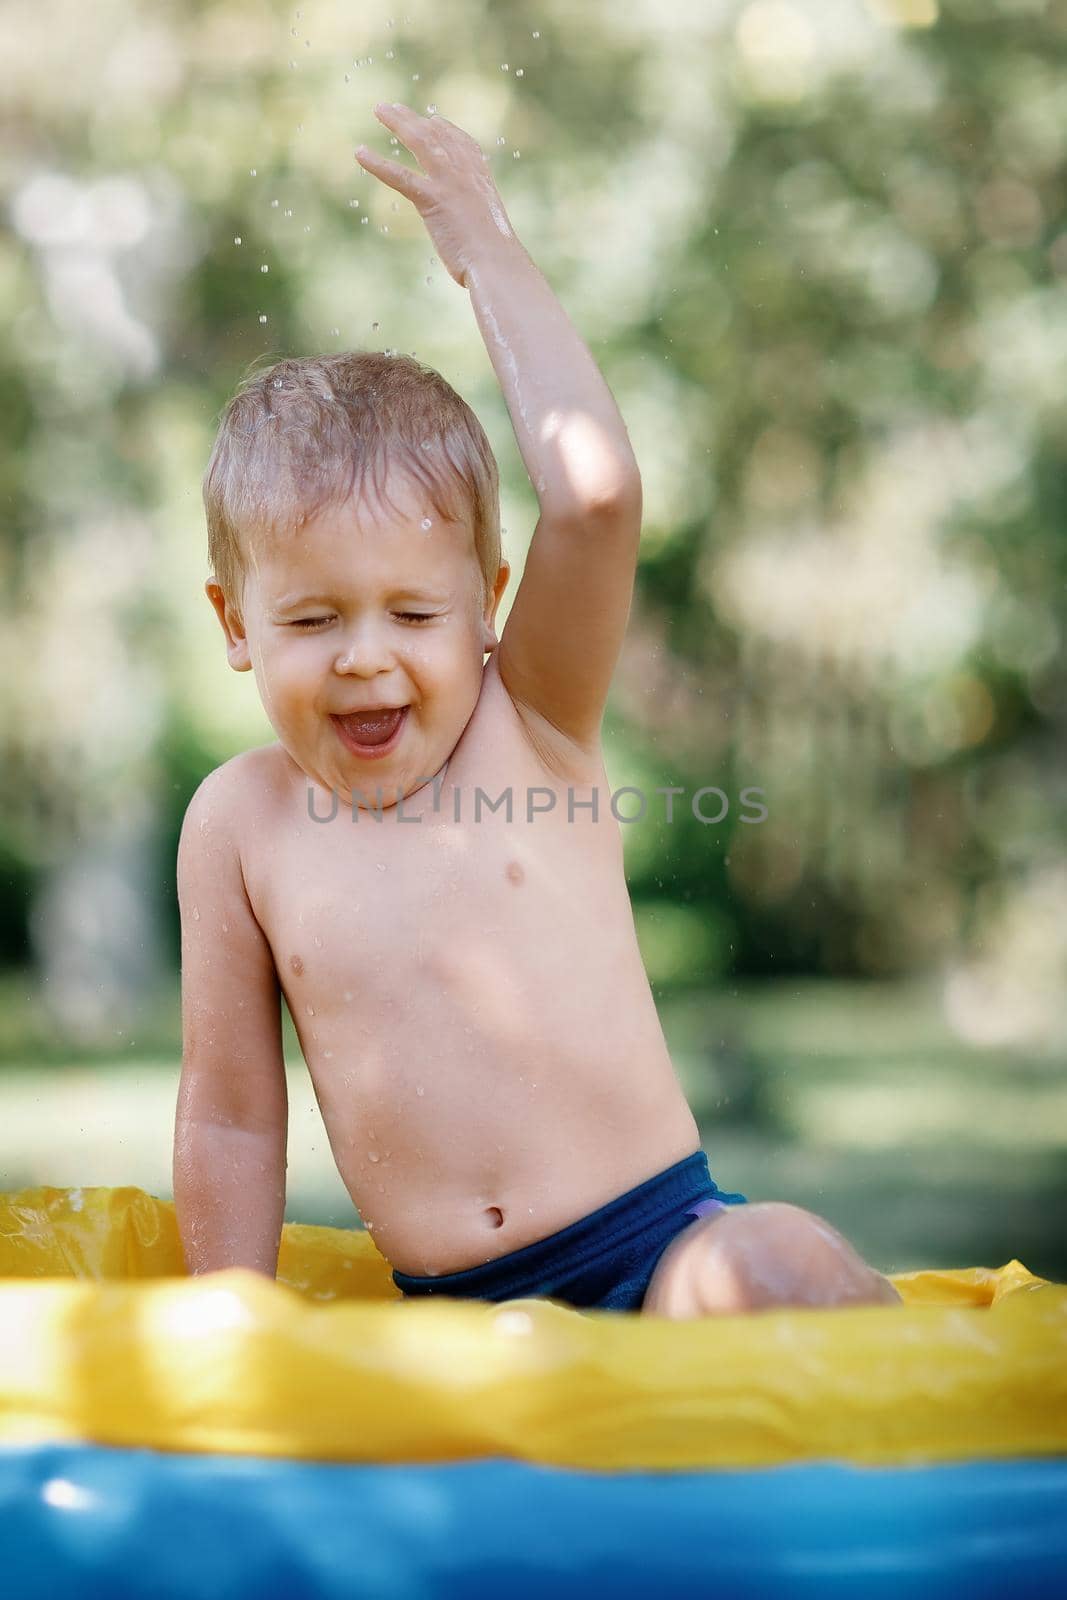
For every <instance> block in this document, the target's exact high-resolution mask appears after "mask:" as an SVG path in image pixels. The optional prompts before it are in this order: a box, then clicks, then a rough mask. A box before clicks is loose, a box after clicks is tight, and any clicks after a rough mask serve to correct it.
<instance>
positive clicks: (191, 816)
mask: <svg viewBox="0 0 1067 1600" xmlns="http://www.w3.org/2000/svg"><path fill="white" fill-rule="evenodd" d="M285 764H288V765H290V766H291V765H292V763H291V761H290V758H289V756H288V754H287V753H286V751H285V750H284V749H283V748H282V746H281V745H279V744H272V745H260V746H258V747H257V748H256V749H254V750H242V751H240V752H239V753H238V754H237V755H235V756H231V757H230V759H229V760H228V761H224V762H223V763H222V764H221V766H218V767H215V768H214V770H213V771H211V772H209V773H208V774H207V776H206V777H205V778H202V779H201V781H200V783H199V784H198V785H197V788H196V789H195V790H194V792H193V795H192V798H191V799H190V801H189V804H188V806H187V807H186V810H185V820H184V822H183V824H182V832H183V834H185V833H187V832H189V831H190V830H192V829H193V828H194V827H195V828H196V829H197V831H198V832H199V833H200V834H201V835H203V834H205V833H209V834H211V835H213V836H214V839H215V841H216V842H218V843H221V842H223V841H225V842H226V843H228V844H230V845H232V846H233V847H234V848H235V849H236V850H237V852H238V854H240V848H241V840H242V838H243V837H244V836H245V835H246V834H247V832H248V824H249V823H250V822H251V825H252V827H253V829H254V828H255V826H256V824H257V822H259V821H261V820H262V819H263V815H264V801H267V802H268V810H269V802H270V800H272V799H274V798H275V797H276V796H278V795H279V794H280V793H281V791H282V787H283V785H284V782H285V777H286V773H285Z"/></svg>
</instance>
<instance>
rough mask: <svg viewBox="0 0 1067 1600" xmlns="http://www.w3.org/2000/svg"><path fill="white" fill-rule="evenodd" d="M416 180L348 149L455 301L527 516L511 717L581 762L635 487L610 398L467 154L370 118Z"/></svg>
mask: <svg viewBox="0 0 1067 1600" xmlns="http://www.w3.org/2000/svg"><path fill="white" fill-rule="evenodd" d="M376 113H377V115H378V117H379V120H380V121H381V122H383V123H384V124H385V126H386V127H387V128H389V129H391V130H392V131H393V132H395V133H396V135H397V137H398V138H400V139H402V140H403V142H404V144H405V145H406V146H407V147H408V149H409V150H411V152H412V153H413V155H415V156H416V157H417V158H418V159H419V161H420V162H421V163H422V165H423V167H424V168H425V173H423V172H416V171H413V170H412V169H411V168H410V167H406V166H404V165H402V164H401V163H400V162H397V161H391V160H389V159H388V158H385V157H381V156H378V155H376V154H375V153H374V152H372V151H370V150H368V149H367V147H366V146H365V145H361V146H360V148H359V150H358V151H357V152H356V154H357V156H358V158H359V160H360V161H361V163H362V165H363V166H365V167H366V168H367V170H368V171H369V172H372V173H374V174H375V176H377V177H379V178H381V179H382V181H383V182H384V183H387V184H389V185H390V187H391V188H394V189H396V190H397V191H398V192H399V193H401V194H404V195H406V196H407V198H408V199H410V200H411V201H412V202H413V204H414V205H415V206H416V207H417V209H418V210H419V212H420V214H421V216H422V218H423V220H424V222H425V223H426V226H427V229H428V230H429V232H430V235H431V237H432V238H433V240H434V243H435V244H436V246H437V248H438V251H439V253H440V255H441V258H442V260H443V262H444V264H445V266H446V267H447V268H448V271H449V272H450V273H451V275H452V277H453V278H454V279H455V280H456V282H457V283H460V284H462V285H463V286H464V287H465V288H466V289H468V290H469V292H470V295H471V302H472V305H473V308H474V313H475V317H476V318H477V321H478V326H479V328H480V330H481V333H482V336H483V338H484V339H485V343H486V349H487V350H488V352H489V358H490V360H491V361H492V363H493V367H494V370H495V371H496V374H497V377H498V378H499V380H500V385H501V388H502V390H503V392H504V398H505V399H506V401H507V405H508V410H509V412H510V414H511V420H512V425H513V427H514V429H515V438H516V441H517V443H518V446H519V451H520V453H521V455H522V458H523V461H524V462H525V464H526V470H527V471H528V473H529V475H530V482H531V483H532V485H533V488H534V492H535V493H536V495H537V500H538V504H539V506H540V517H539V519H538V523H537V527H536V529H535V530H534V535H533V539H532V541H531V544H530V550H529V554H528V556H527V559H526V568H525V571H524V574H523V578H522V582H521V584H520V586H519V590H518V593H517V595H516V597H515V600H514V602H513V604H512V608H511V612H510V615H509V617H508V621H507V624H506V626H505V628H504V632H503V636H502V638H501V642H500V651H499V658H498V659H499V668H500V676H501V679H502V681H503V683H504V685H505V687H506V688H507V689H508V691H509V693H510V694H511V696H512V698H513V699H514V700H515V701H516V702H517V703H518V704H519V705H520V706H526V707H528V708H530V709H531V710H533V711H535V712H537V713H539V714H540V715H541V716H543V717H545V718H547V719H548V721H549V722H551V723H552V724H553V725H554V726H555V727H556V728H558V729H559V730H560V731H561V732H562V733H564V734H566V735H567V736H568V737H569V738H571V739H572V740H573V741H574V742H575V743H576V744H578V745H580V746H582V747H583V748H586V749H591V748H593V747H594V746H595V745H596V744H597V743H598V740H599V731H600V723H601V719H602V717H603V712H604V705H605V702H606V700H607V694H608V687H609V684H610V682H611V676H612V673H613V671H614V669H615V664H616V662H617V660H618V655H619V650H620V648H621V645H622V639H623V635H624V633H625V630H626V622H627V619H628V616H629V612H630V604H631V601H632V598H633V582H634V572H635V570H636V566H637V550H638V544H639V541H640V533H641V478H640V473H639V471H638V467H637V462H636V460H635V458H634V454H633V450H632V449H631V447H630V441H629V438H628V437H627V433H626V428H625V426H624V424H623V421H622V418H621V417H620V415H619V412H618V408H617V407H616V405H615V401H614V399H613V398H612V395H611V391H610V390H609V388H608V386H607V384H606V383H605V381H604V379H603V377H602V376H601V373H600V371H599V369H598V367H597V365H596V362H595V361H594V360H593V357H592V355H591V354H590V352H589V350H588V348H587V346H586V345H585V343H584V342H583V340H582V339H581V337H580V335H579V334H578V332H577V330H576V329H575V327H574V325H573V323H572V322H571V321H570V318H569V317H568V316H567V313H566V312H565V311H564V309H563V307H562V305H561V304H560V302H559V301H558V299H557V298H556V296H555V294H554V293H553V291H552V289H551V288H550V287H549V285H548V283H547V282H546V281H545V279H544V277H543V276H542V274H541V273H540V271H539V270H538V268H537V267H536V266H535V265H534V263H533V261H532V260H531V259H530V257H529V255H528V254H527V252H526V250H525V249H524V248H523V246H522V244H520V242H519V240H518V239H517V238H516V236H515V233H514V230H513V229H512V227H511V224H510V221H509V220H508V218H507V215H506V213H505V211H504V207H503V204H502V202H501V199H500V196H499V194H498V192H497V190H496V187H495V185H494V183H493V180H492V176H491V174H490V171H489V164H488V162H487V161H486V158H485V156H484V154H483V153H482V151H481V150H480V149H479V147H478V145H477V144H476V142H475V141H474V140H473V139H472V138H471V137H470V135H469V134H467V133H465V132H464V131H463V130H462V129H461V128H457V127H456V126H455V125H454V124H453V123H451V122H448V121H447V120H446V119H445V118H443V117H439V116H433V117H429V118H427V117H421V116H419V114H418V113H417V112H415V111H412V110H411V109H410V108H409V107H407V106H379V107H377V108H376Z"/></svg>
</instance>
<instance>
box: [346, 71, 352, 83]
mask: <svg viewBox="0 0 1067 1600" xmlns="http://www.w3.org/2000/svg"><path fill="white" fill-rule="evenodd" d="M345 82H346V83H351V82H352V79H351V78H350V77H349V76H348V73H347V72H346V73H345Z"/></svg>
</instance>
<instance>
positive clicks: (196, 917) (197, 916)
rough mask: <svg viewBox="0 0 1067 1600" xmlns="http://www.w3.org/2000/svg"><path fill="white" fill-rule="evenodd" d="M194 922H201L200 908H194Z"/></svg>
mask: <svg viewBox="0 0 1067 1600" xmlns="http://www.w3.org/2000/svg"><path fill="white" fill-rule="evenodd" d="M193 921H194V922H199V921H200V907H199V906H194V907H193Z"/></svg>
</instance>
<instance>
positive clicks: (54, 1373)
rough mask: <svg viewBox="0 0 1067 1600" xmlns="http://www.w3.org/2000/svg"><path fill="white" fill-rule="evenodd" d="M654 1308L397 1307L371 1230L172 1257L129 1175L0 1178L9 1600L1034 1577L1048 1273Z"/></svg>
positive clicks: (1045, 1460) (162, 1218)
mask: <svg viewBox="0 0 1067 1600" xmlns="http://www.w3.org/2000/svg"><path fill="white" fill-rule="evenodd" d="M893 1282H894V1283H895V1284H896V1286H897V1288H898V1289H899V1290H900V1293H901V1296H902V1298H903V1300H904V1305H903V1306H902V1307H899V1308H897V1307H891V1308H883V1307H858V1308H849V1309H847V1310H835V1311H781V1312H774V1313H770V1314H763V1315H761V1316H747V1317H730V1318H719V1319H715V1320H714V1321H710V1320H708V1321H702V1322H684V1323H676V1322H667V1321H665V1320H662V1319H656V1318H641V1317H636V1316H627V1315H621V1314H618V1313H614V1312H604V1311H577V1310H575V1309H574V1308H572V1307H568V1306H565V1305H562V1304H559V1303H556V1302H552V1301H537V1300H521V1301H519V1300H517V1301H510V1302H508V1303H506V1304H505V1305H486V1304H481V1303H467V1302H458V1301H424V1302H402V1301H401V1299H400V1296H399V1292H398V1291H397V1289H396V1288H395V1286H394V1284H393V1282H392V1279H391V1277H390V1273H389V1268H388V1265H387V1264H386V1262H385V1261H384V1260H383V1258H382V1257H381V1256H380V1255H379V1253H378V1252H377V1250H376V1249H375V1247H374V1245H373V1243H372V1241H371V1239H370V1236H369V1235H368V1234H366V1233H362V1232H347V1231H342V1230H336V1229H328V1228H312V1227H302V1226H296V1225H288V1226H287V1227H286V1228H285V1230H284V1233H283V1239H282V1248H281V1254H280V1258H279V1277H278V1282H277V1283H270V1282H268V1281H267V1280H266V1279H263V1278H261V1277H258V1276H256V1275H255V1274H252V1273H248V1272H244V1271H231V1272H224V1273H217V1274H213V1275H211V1276H210V1277H207V1278H199V1279H189V1278H186V1277H184V1276H183V1266H182V1258H181V1250H180V1245H179V1241H178V1234H177V1229H176V1225H175V1220H174V1211H173V1206H172V1205H170V1204H169V1203H168V1202H165V1201H160V1200H156V1199H153V1198H152V1197H151V1196H149V1195H146V1194H144V1193H142V1192H141V1191H139V1190H135V1189H95V1190H94V1189H86V1190H73V1189H72V1190H63V1189H34V1190H25V1191H23V1192H22V1193H20V1194H10V1195H4V1196H0V1346H2V1352H3V1358H2V1360H0V1539H2V1542H3V1549H4V1558H3V1560H4V1570H5V1579H6V1582H7V1583H8V1584H9V1585H10V1592H11V1593H12V1594H13V1595H18V1596H20V1597H22V1596H37V1595H41V1596H42V1597H43V1596H46V1595H47V1596H52V1595H57V1594H63V1595H77V1596H84V1595H97V1594H99V1595H100V1596H105V1595H106V1596H108V1600H114V1597H116V1596H125V1595H130V1596H133V1595H142V1594H151V1595H153V1596H156V1595H165V1596H169V1595H175V1596H176V1595H179V1594H182V1595H189V1594H197V1595H200V1594H204V1595H208V1594H210V1595H212V1596H216V1595H218V1596H226V1597H231V1596H232V1597H242V1600H243V1597H246V1596H247V1597H249V1600H250V1597H252V1596H263V1595H267V1594H271V1595H273V1594H275V1593H277V1594H285V1595H286V1596H297V1595H299V1596H304V1595H307V1596H323V1597H330V1600H332V1597H333V1596H341V1595H351V1594H353V1593H358V1594H359V1595H361V1596H366V1595H374V1596H377V1595H382V1596H386V1595H388V1596H390V1597H401V1600H407V1597H409V1596H410V1597H412V1600H414V1597H416V1596H419V1597H425V1596H429V1595H433V1596H436V1595H450V1596H451V1595H455V1596H457V1597H458V1596H480V1595H483V1594H484V1595H489V1594H493V1595H499V1594H501V1593H502V1592H506V1593H507V1594H508V1595H509V1596H510V1595H515V1594H519V1595H526V1594H531V1595H532V1594H533V1593H535V1592H537V1593H541V1592H543V1590H544V1588H545V1586H546V1585H548V1584H551V1586H552V1589H553V1592H554V1594H555V1595H561V1594H562V1595H571V1594H574V1595H578V1594H579V1593H581V1594H583V1595H588V1593H589V1591H590V1589H591V1588H592V1589H593V1590H594V1592H600V1591H601V1590H602V1589H606V1590H608V1591H609V1592H614V1593H616V1594H623V1595H638V1594H649V1593H651V1592H658V1591H659V1589H661V1588H664V1587H669V1586H674V1585H675V1584H677V1585H686V1586H689V1585H696V1586H697V1589H696V1591H695V1592H699V1593H710V1592H711V1591H712V1586H713V1585H714V1586H716V1587H717V1589H718V1590H720V1591H722V1592H724V1593H727V1594H734V1595H737V1594H741V1595H745V1596H750V1595H763V1594H768V1595H770V1594H789V1595H812V1596H815V1595H844V1594H856V1595H861V1594H862V1595H864V1596H870V1595H882V1594H885V1595H889V1594H893V1595H894V1596H897V1595H900V1594H919V1593H923V1594H928V1593H930V1592H932V1591H933V1589H934V1588H935V1587H936V1588H938V1589H940V1590H942V1591H945V1590H947V1591H948V1592H949V1593H952V1592H957V1591H958V1592H961V1593H963V1592H966V1593H967V1594H968V1595H993V1594H1001V1593H1003V1594H1008V1593H1011V1594H1012V1595H1018V1594H1023V1595H1045V1594H1048V1595H1051V1594H1053V1593H1056V1594H1059V1593H1062V1592H1063V1588H1064V1576H1063V1575H1064V1572H1065V1571H1067V1566H1065V1562H1067V1287H1064V1286H1062V1285H1058V1284H1052V1283H1048V1282H1046V1281H1044V1280H1042V1279H1040V1278H1037V1277H1035V1276H1034V1275H1033V1274H1031V1273H1030V1272H1028V1271H1027V1269H1026V1268H1025V1267H1024V1266H1022V1265H1021V1264H1020V1263H1019V1262H1017V1261H1013V1262H1010V1263H1008V1264H1007V1265H1006V1266H1003V1267H1000V1268H997V1269H985V1268H977V1267H976V1268H970V1269H967V1270H960V1271H953V1272H918V1273H909V1274H903V1275H900V1276H897V1277H894V1279H893Z"/></svg>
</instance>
